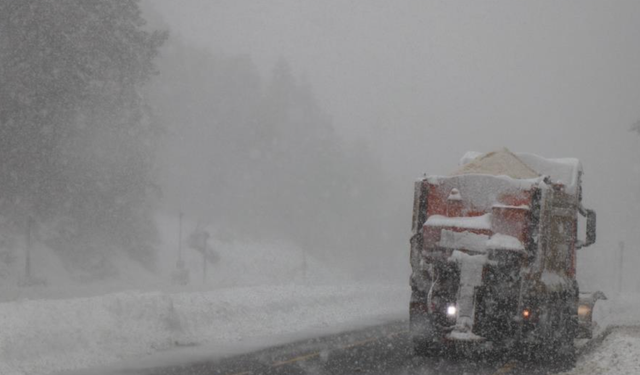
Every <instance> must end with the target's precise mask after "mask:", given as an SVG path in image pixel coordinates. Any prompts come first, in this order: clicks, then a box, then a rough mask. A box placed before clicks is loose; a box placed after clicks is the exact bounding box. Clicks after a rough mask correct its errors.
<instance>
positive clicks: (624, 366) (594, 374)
mask: <svg viewBox="0 0 640 375" xmlns="http://www.w3.org/2000/svg"><path fill="white" fill-rule="evenodd" d="M638 353H640V327H626V328H625V327H620V328H614V329H613V330H612V332H611V334H609V336H607V337H606V338H605V339H604V341H603V342H602V345H600V346H599V347H597V348H596V349H595V350H594V351H593V352H590V353H588V355H586V356H585V357H584V358H582V359H581V360H580V361H579V362H578V364H577V366H576V367H575V368H574V369H573V370H571V371H569V372H566V373H564V374H563V375H637V374H640V356H639V355H638Z"/></svg>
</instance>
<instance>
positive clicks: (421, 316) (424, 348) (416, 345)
mask: <svg viewBox="0 0 640 375" xmlns="http://www.w3.org/2000/svg"><path fill="white" fill-rule="evenodd" d="M435 318H436V317H435V316H434V315H433V314H431V313H428V312H426V311H424V310H423V309H418V308H415V307H414V308H412V309H410V315H409V326H410V327H409V331H410V333H411V341H412V344H413V352H414V354H415V355H418V356H437V355H440V354H442V352H443V351H444V335H443V332H442V329H441V328H440V327H439V325H438V324H437V322H436V321H435Z"/></svg>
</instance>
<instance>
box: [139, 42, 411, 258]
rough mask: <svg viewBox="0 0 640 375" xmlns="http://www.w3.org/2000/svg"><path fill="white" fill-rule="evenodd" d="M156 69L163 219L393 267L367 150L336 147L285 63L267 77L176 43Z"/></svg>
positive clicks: (324, 117)
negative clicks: (175, 217) (190, 220)
mask: <svg viewBox="0 0 640 375" xmlns="http://www.w3.org/2000/svg"><path fill="white" fill-rule="evenodd" d="M159 68H160V70H161V72H162V74H163V77H162V79H161V80H157V81H155V82H154V84H153V85H152V86H151V98H152V100H151V102H152V103H153V106H154V109H155V113H156V115H157V116H158V118H159V120H160V121H162V122H163V126H164V128H165V129H167V136H166V137H165V143H164V145H163V147H162V150H163V151H162V156H161V157H162V158H163V162H162V165H164V166H165V169H164V171H163V174H162V176H163V183H162V185H163V186H164V187H165V189H163V191H164V198H165V201H166V202H167V207H168V208H169V210H170V211H171V212H175V213H177V212H178V211H185V212H186V213H187V214H190V215H191V216H192V217H195V218H200V219H202V220H205V221H207V222H209V223H211V225H212V226H213V227H215V228H218V229H219V230H221V231H223V232H224V233H232V235H233V236H235V237H240V238H243V239H248V238H251V239H254V240H261V239H278V238H280V239H281V238H285V239H292V240H294V241H295V242H297V243H298V244H299V245H301V246H302V247H303V248H304V249H305V250H306V251H310V252H315V254H316V255H317V256H319V257H324V258H325V259H326V258H328V257H332V258H334V259H336V257H337V259H342V260H343V261H344V262H349V261H350V260H351V261H353V262H358V261H359V262H361V263H363V264H366V263H370V262H371V260H372V259H375V258H376V257H377V258H378V259H379V260H380V259H382V258H383V257H382V253H384V252H385V250H392V251H393V252H394V253H395V254H396V256H397V254H398V252H397V249H389V248H388V245H389V241H388V237H387V236H385V228H387V223H386V221H387V220H388V219H389V218H388V215H389V213H390V210H389V205H388V191H389V184H388V182H387V181H385V179H384V176H383V173H382V171H381V169H380V167H379V163H378V162H376V160H375V159H374V158H373V156H372V153H371V152H370V150H368V149H367V147H366V146H365V145H363V144H356V145H350V144H347V143H345V142H344V141H342V140H341V139H340V137H339V136H338V134H336V131H335V129H334V127H333V122H332V119H331V118H330V116H329V115H328V114H327V113H326V112H325V111H324V110H323V109H322V108H321V107H320V106H319V104H318V101H317V100H316V98H315V96H314V94H313V91H312V89H311V87H310V86H309V84H307V83H305V82H304V81H300V80H299V79H297V78H296V77H295V75H294V74H293V73H292V69H291V67H290V66H289V64H288V63H287V62H286V61H285V60H284V59H280V60H279V61H278V62H277V63H276V64H275V66H274V67H273V69H272V70H271V72H270V73H269V74H268V75H267V77H266V78H265V77H263V74H261V73H260V71H259V70H258V68H257V67H256V66H255V65H254V64H253V62H252V60H251V59H250V58H249V57H248V56H220V55H215V54H213V53H211V52H209V51H206V50H202V49H199V48H196V47H193V46H190V45H189V44H187V43H185V42H184V41H182V40H181V39H179V38H173V39H172V40H170V41H169V43H168V44H167V46H165V47H164V48H163V59H162V61H160V62H159ZM385 241H386V243H385ZM367 253H368V254H370V258H368V259H367V257H366V256H365V257H363V256H362V255H363V254H365V255H366V254H367ZM387 255H388V252H387ZM387 259H388V258H385V260H387Z"/></svg>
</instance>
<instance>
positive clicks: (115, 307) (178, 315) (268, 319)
mask: <svg viewBox="0 0 640 375" xmlns="http://www.w3.org/2000/svg"><path fill="white" fill-rule="evenodd" d="M409 294H410V291H409V288H407V287H406V286H404V285H402V286H388V285H351V286H294V285H290V286H263V287H248V288H230V289H220V290H215V291H209V292H185V293H174V294H171V293H161V292H155V293H150V292H145V293H143V292H123V293H115V294H109V295H104V296H99V297H89V298H77V299H65V300H23V301H13V302H7V303H0V332H2V334H1V335H0V373H1V374H4V375H13V374H33V375H36V374H46V373H52V372H57V371H62V370H70V369H78V368H84V367H90V366H96V365H101V364H106V363H112V362H117V361H120V360H123V359H126V358H132V357H136V356H140V355H143V354H149V353H153V352H155V351H157V350H161V349H166V348H170V347H172V346H176V345H191V344H204V343H208V342H221V341H224V342H229V343H232V342H240V341H241V340H243V339H245V338H251V337H259V336H269V335H275V334H286V333H294V332H300V331H305V330H309V329H313V328H317V327H319V326H331V325H337V324H345V323H349V322H358V321H360V320H362V319H366V318H367V317H373V316H380V315H391V314H398V315H399V316H404V315H406V312H407V306H408V301H409Z"/></svg>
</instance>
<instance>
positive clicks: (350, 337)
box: [122, 322, 560, 375]
mask: <svg viewBox="0 0 640 375" xmlns="http://www.w3.org/2000/svg"><path fill="white" fill-rule="evenodd" d="M407 325H408V324H407V322H395V323H390V324H385V325H381V326H377V327H372V328H369V329H365V330H361V331H355V332H348V333H342V334H338V335H333V336H328V337H322V338H316V339H312V340H306V341H301V342H296V343H292V344H287V345H282V346H278V347H274V348H269V349H265V350H261V351H257V352H254V353H249V354H243V355H238V356H232V357H227V358H222V359H216V360H211V361H200V362H198V363H191V364H181V365H176V366H169V367H161V368H147V369H144V370H140V369H138V370H135V371H131V372H129V371H127V372H122V374H125V373H126V374H132V375H133V374H135V375H302V374H308V375H323V374H332V375H354V374H372V375H373V374H379V375H411V374H416V375H417V374H424V375H432V374H434V375H435V374H451V375H506V374H514V375H515V374H522V375H542V374H553V373H556V372H558V371H560V369H558V368H554V367H553V366H550V365H547V364H544V363H534V362H531V361H522V360H518V359H516V358H513V357H509V356H505V357H502V356H499V355H497V354H493V355H485V356H479V355H476V356H475V358H474V357H473V356H472V357H471V358H469V357H466V356H450V357H447V358H423V357H415V356H413V355H412V351H411V345H410V338H409V333H408V330H407Z"/></svg>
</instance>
